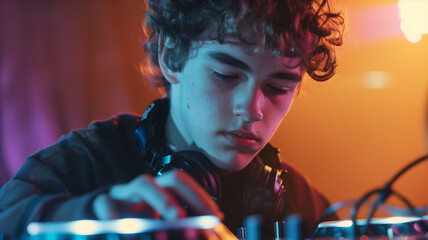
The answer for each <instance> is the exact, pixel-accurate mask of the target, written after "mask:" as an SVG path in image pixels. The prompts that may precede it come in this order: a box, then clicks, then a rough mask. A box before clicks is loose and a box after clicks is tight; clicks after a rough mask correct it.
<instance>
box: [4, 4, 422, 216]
mask: <svg viewBox="0 0 428 240" xmlns="http://www.w3.org/2000/svg"><path fill="white" fill-rule="evenodd" d="M337 6H338V7H339V8H340V9H342V11H343V12H344V14H345V16H346V19H347V27H346V33H345V39H344V40H345V42H344V45H343V47H341V48H339V49H338V50H337V56H338V63H339V67H338V69H337V74H336V75H335V77H333V78H332V79H331V80H329V81H328V82H324V83H318V82H314V81H313V80H311V79H309V78H306V79H305V80H304V85H303V88H302V90H301V92H300V94H299V96H298V97H297V98H296V100H295V103H294V106H293V108H292V110H291V111H290V113H289V115H288V117H287V118H286V119H285V121H283V123H282V124H281V126H280V127H279V129H278V131H277V133H276V135H275V136H274V137H273V139H272V143H273V145H275V146H277V147H279V148H280V150H281V157H282V160H283V161H288V162H289V163H291V164H292V165H294V166H295V167H296V168H298V169H299V170H300V171H301V172H302V173H303V174H304V175H305V176H307V178H308V179H310V181H311V182H312V183H313V184H315V186H316V187H317V188H318V189H319V190H320V191H322V192H323V193H324V194H326V195H327V197H328V198H329V199H330V201H332V202H336V201H341V200H347V199H357V198H359V197H361V196H362V195H363V194H364V193H365V192H367V191H368V190H371V189H373V188H375V187H380V186H382V185H383V184H384V183H385V182H386V181H388V180H389V179H390V178H391V177H392V176H393V174H395V173H396V172H397V171H398V170H399V169H401V168H402V167H403V166H404V165H406V164H407V163H409V162H410V161H412V160H414V159H416V158H418V157H420V156H422V155H424V154H426V152H427V148H426V146H427V139H426V138H427V113H428V105H427V103H428V64H427V61H426V57H427V55H428V34H427V33H428V0H407V1H405V0H400V1H398V0H370V1H369V0H359V1H351V0H341V1H337ZM142 13H143V7H142V4H141V2H140V1H139V0H127V1H115V0H90V1H84V0H75V1H65V0H63V1H57V0H36V1H24V0H0V34H1V36H0V186H1V185H2V184H4V183H5V182H6V181H7V179H9V178H10V177H11V176H12V175H13V174H14V173H15V172H16V171H17V170H18V169H19V167H20V166H21V165H22V164H23V162H24V161H25V158H26V157H27V156H28V155H30V154H33V153H35V152H36V151H38V150H40V149H41V148H44V147H46V146H48V145H50V144H53V143H55V142H56V140H57V139H58V138H59V137H60V136H61V135H62V134H66V133H67V132H69V131H70V130H72V129H75V128H84V127H86V126H87V125H88V124H89V123H90V122H91V121H93V120H98V119H105V118H108V117H109V116H111V115H114V114H118V113H122V112H135V113H142V112H143V111H144V110H145V108H146V107H147V106H148V104H149V103H150V102H151V101H152V100H154V99H156V98H157V97H159V96H161V95H160V93H158V92H157V91H156V90H154V89H152V88H150V87H149V85H148V84H147V83H146V82H145V81H144V79H142V77H141V75H140V73H139V64H140V62H141V60H142V59H143V56H144V52H143V51H142V49H141V42H142V35H141V32H140V31H141V25H142ZM427 172H428V163H425V164H421V165H420V166H418V167H416V168H415V169H412V170H411V171H409V172H408V173H407V174H405V175H404V176H403V177H402V178H401V179H400V180H399V181H398V182H397V183H396V184H395V185H394V189H395V190H397V191H398V192H400V193H401V194H403V195H404V196H406V197H407V198H408V199H409V200H410V201H411V202H412V203H413V204H415V205H426V204H427V203H428V190H427V189H428V187H427V186H428V174H427ZM391 204H396V205H400V203H399V201H397V200H394V199H392V201H391ZM340 215H341V216H342V217H343V218H349V216H348V212H347V211H346V212H341V213H340ZM379 216H383V215H382V213H380V214H379Z"/></svg>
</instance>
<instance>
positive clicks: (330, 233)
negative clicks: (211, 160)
mask: <svg viewBox="0 0 428 240" xmlns="http://www.w3.org/2000/svg"><path fill="white" fill-rule="evenodd" d="M298 221H299V219H298V218H296V217H290V218H287V219H286V221H284V222H276V223H275V230H274V231H275V232H274V233H272V238H271V239H275V240H279V239H290V240H298V239H302V235H301V234H300V232H299V225H298V224H299V222H298ZM427 225H428V216H423V217H389V218H377V219H372V220H371V221H370V224H369V225H367V221H366V220H358V221H356V227H354V225H353V222H352V221H351V220H343V221H334V222H322V223H320V224H319V225H318V228H317V229H316V230H315V232H314V234H313V236H312V237H311V239H356V238H358V239H428V229H427ZM259 227H260V226H258V222H257V216H251V217H249V218H247V220H246V224H245V227H243V228H240V229H238V230H237V232H236V233H232V232H230V231H229V229H227V228H226V227H225V226H224V225H223V224H222V223H221V222H220V220H219V219H218V218H217V217H215V216H198V217H188V218H183V219H178V220H174V221H165V220H160V219H156V220H155V219H141V218H126V219H116V220H107V221H100V220H79V221H69V222H55V223H53V222H52V223H31V224H30V225H28V228H27V231H28V234H29V239H30V240H68V239H70V240H92V239H103V240H104V239H105V240H121V239H125V240H134V239H135V240H137V239H138V240H145V239H147V240H148V239H245V240H259V239H262V238H261V237H260V236H261V235H260V232H259V231H258V228H259ZM366 227H367V228H366ZM355 231H356V232H355ZM355 233H356V235H354V234H355ZM354 236H356V237H354Z"/></svg>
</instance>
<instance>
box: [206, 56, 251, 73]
mask: <svg viewBox="0 0 428 240" xmlns="http://www.w3.org/2000/svg"><path fill="white" fill-rule="evenodd" d="M208 56H209V57H210V58H213V59H214V60H217V61H219V62H221V63H223V64H226V65H229V66H232V67H236V68H239V69H241V70H244V71H247V72H252V70H251V68H250V66H248V65H247V64H246V63H244V62H243V61H241V60H239V59H237V58H234V57H232V56H231V55H229V54H227V53H223V52H208Z"/></svg>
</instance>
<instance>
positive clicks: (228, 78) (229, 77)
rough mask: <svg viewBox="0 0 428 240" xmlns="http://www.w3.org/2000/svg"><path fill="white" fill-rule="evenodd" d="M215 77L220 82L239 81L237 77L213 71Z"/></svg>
mask: <svg viewBox="0 0 428 240" xmlns="http://www.w3.org/2000/svg"><path fill="white" fill-rule="evenodd" d="M213 75H214V77H216V78H218V79H220V80H224V81H227V80H235V79H238V76H237V75H230V74H222V73H219V72H216V71H213Z"/></svg>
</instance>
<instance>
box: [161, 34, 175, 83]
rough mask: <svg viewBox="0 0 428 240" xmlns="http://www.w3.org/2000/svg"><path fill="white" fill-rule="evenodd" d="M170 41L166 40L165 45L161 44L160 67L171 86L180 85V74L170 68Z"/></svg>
mask: <svg viewBox="0 0 428 240" xmlns="http://www.w3.org/2000/svg"><path fill="white" fill-rule="evenodd" d="M168 43H169V41H168V39H165V42H164V44H162V45H161V44H159V46H160V49H159V56H158V59H159V67H160V69H161V71H162V74H163V76H164V77H165V78H166V80H167V81H168V82H170V83H171V84H177V83H178V77H177V75H178V72H176V71H173V70H172V69H171V68H169V66H168V56H167V54H166V52H167V51H168V49H169V48H168V45H170V44H168Z"/></svg>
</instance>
